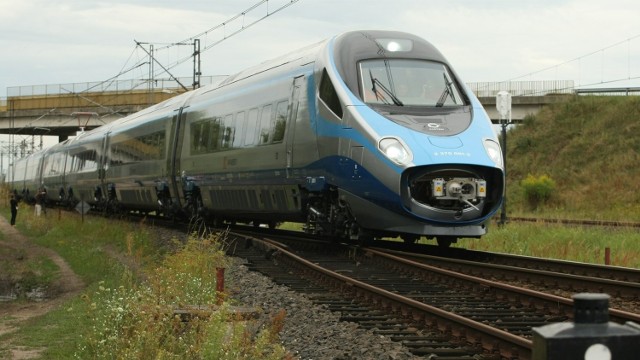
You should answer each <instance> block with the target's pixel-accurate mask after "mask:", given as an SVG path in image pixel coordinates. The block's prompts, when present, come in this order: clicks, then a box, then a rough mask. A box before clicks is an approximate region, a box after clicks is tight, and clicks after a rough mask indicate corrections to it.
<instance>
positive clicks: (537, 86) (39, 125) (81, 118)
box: [0, 76, 573, 141]
mask: <svg viewBox="0 0 640 360" xmlns="http://www.w3.org/2000/svg"><path fill="white" fill-rule="evenodd" d="M223 78H224V77H222V76H218V77H208V78H207V79H204V83H205V84H206V83H211V82H215V81H220V80H222V79H223ZM91 84H92V83H86V84H66V85H43V86H42V87H44V89H45V90H44V91H41V90H39V88H38V87H16V88H9V89H8V95H9V96H8V97H7V99H6V103H5V104H0V134H14V135H22V136H39V135H46V136H57V137H58V139H59V141H62V140H64V139H66V138H67V137H69V136H72V135H75V134H76V132H77V131H79V130H80V129H81V128H83V129H85V130H89V129H92V128H95V127H98V126H101V125H104V124H106V123H109V122H111V121H114V120H116V119H119V118H121V117H124V116H126V115H128V114H131V113H134V112H136V111H139V110H141V109H144V108H145V107H148V106H150V105H153V104H156V103H158V102H160V101H163V100H166V99H168V98H170V97H173V96H175V95H176V94H178V93H181V92H184V91H185V90H184V89H182V88H180V87H178V86H177V85H176V83H171V82H168V83H162V84H160V85H158V83H157V82H156V83H154V87H153V88H150V87H147V88H146V89H140V86H130V87H127V86H126V85H125V84H118V85H117V86H115V89H114V88H113V84H111V85H110V87H109V88H101V89H98V90H96V89H95V86H94V85H91ZM467 85H468V86H469V87H470V88H471V90H472V91H474V93H475V94H476V95H477V96H478V98H479V99H480V101H481V103H482V104H483V106H484V107H485V110H486V111H487V113H488V114H489V116H490V117H491V119H493V120H497V119H499V115H498V113H497V111H496V106H495V104H496V98H495V94H497V93H498V91H501V90H505V91H509V92H510V93H511V94H512V120H515V121H517V120H522V119H524V117H525V116H527V115H529V114H535V113H537V112H538V111H539V110H540V109H541V108H542V107H544V106H546V105H548V104H553V103H557V102H561V101H565V100H566V99H567V97H569V96H572V95H570V94H572V93H573V82H571V81H551V82H549V81H545V82H539V81H538V82H536V81H534V82H531V81H526V82H509V83H493V82H487V83H469V84H467ZM123 88H124V89H125V90H122V89H123ZM131 88H133V89H134V90H130V89H131ZM69 89H71V90H69ZM79 89H83V90H79Z"/></svg>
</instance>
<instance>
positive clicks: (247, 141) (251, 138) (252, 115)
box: [244, 108, 258, 146]
mask: <svg viewBox="0 0 640 360" xmlns="http://www.w3.org/2000/svg"><path fill="white" fill-rule="evenodd" d="M257 134H258V109H257V108H256V109H251V110H249V119H248V120H247V126H246V129H245V133H244V135H245V136H244V146H251V145H254V144H255V141H256V138H257V136H256V135H257Z"/></svg>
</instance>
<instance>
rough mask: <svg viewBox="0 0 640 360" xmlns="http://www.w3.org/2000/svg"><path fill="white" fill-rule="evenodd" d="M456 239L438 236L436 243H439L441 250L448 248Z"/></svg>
mask: <svg viewBox="0 0 640 360" xmlns="http://www.w3.org/2000/svg"><path fill="white" fill-rule="evenodd" d="M456 240H457V239H456V238H455V237H453V236H438V237H436V241H437V242H438V246H439V247H441V248H448V247H450V246H451V244H453V243H454V242H456Z"/></svg>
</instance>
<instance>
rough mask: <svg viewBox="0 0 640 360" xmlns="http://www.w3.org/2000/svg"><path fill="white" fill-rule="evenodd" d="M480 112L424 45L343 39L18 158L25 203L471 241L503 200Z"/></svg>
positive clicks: (354, 36) (339, 235) (380, 33)
mask: <svg viewBox="0 0 640 360" xmlns="http://www.w3.org/2000/svg"><path fill="white" fill-rule="evenodd" d="M504 174H505V172H504V162H503V155H502V150H501V147H500V143H499V140H498V138H497V136H496V132H495V130H494V128H493V127H492V125H491V121H490V119H489V117H488V116H487V113H486V111H485V110H484V109H483V107H482V105H481V104H480V102H479V101H478V99H477V98H476V96H475V95H474V94H473V93H472V91H471V90H470V89H469V88H468V87H467V86H466V85H465V83H464V82H463V81H462V80H461V79H460V77H459V76H458V75H457V74H456V72H455V71H454V69H453V68H452V66H451V64H450V63H449V62H448V61H447V59H446V58H445V57H444V56H443V55H442V53H441V52H440V51H439V50H438V49H437V48H436V47H435V46H433V45H432V44H431V43H430V42H428V41H426V40H424V39H422V38H420V37H418V36H416V35H413V34H409V33H405V32H398V31H385V30H366V31H350V32H345V33H342V34H339V35H336V36H334V37H332V38H329V39H327V40H324V41H321V42H318V43H315V44H313V45H310V46H307V47H306V48H303V49H300V50H297V51H293V52H291V53H289V54H286V55H284V56H281V57H279V58H276V59H273V60H270V61H266V62H264V63H261V64H259V65H257V66H254V67H251V68H248V69H246V70H243V71H240V72H238V73H236V74H233V75H230V76H228V77H226V78H225V79H224V80H222V81H221V82H219V83H216V84H211V85H207V86H203V87H201V88H199V89H195V90H191V91H188V92H185V93H182V94H179V95H177V96H175V97H172V98H170V99H168V100H165V101H164V102H161V103H158V104H156V105H153V106H150V107H148V108H146V109H144V110H142V111H139V112H137V113H134V114H131V115H129V116H126V117H124V118H121V119H118V120H116V121H114V122H111V123H109V124H105V125H103V126H101V127H98V128H95V129H92V130H89V131H85V132H81V133H79V134H78V135H77V136H75V137H73V138H70V139H67V140H65V141H63V142H60V143H58V144H56V145H54V146H52V147H50V148H47V149H44V150H40V151H38V152H36V153H33V154H31V155H29V156H27V157H25V158H22V159H19V160H16V161H15V162H14V163H13V164H12V166H11V169H10V172H9V176H8V182H9V186H10V187H11V188H12V189H13V191H14V192H16V193H17V194H20V195H21V196H22V197H23V198H26V199H27V200H29V199H33V198H34V195H35V194H36V193H44V194H45V197H46V201H47V203H58V204H66V205H71V206H73V205H75V204H76V203H78V202H81V201H83V202H85V203H87V204H88V205H89V206H90V207H91V208H92V209H94V210H97V211H103V212H106V213H119V212H142V213H154V214H156V215H158V216H165V217H168V218H174V219H181V218H182V219H192V218H193V217H198V218H199V219H203V220H205V221H207V222H211V223H213V224H217V225H224V224H230V223H236V222H245V223H253V224H256V225H269V226H274V224H278V223H281V222H297V223H301V224H302V228H303V229H304V230H305V231H306V232H308V233H311V234H315V235H319V236H326V237H331V238H336V239H351V240H353V239H358V240H368V239H381V238H385V237H399V238H401V239H403V240H404V241H406V242H415V241H416V240H417V239H419V238H421V237H426V238H427V239H434V240H436V241H437V243H438V244H440V245H443V246H449V245H450V244H451V243H453V242H456V241H457V240H458V239H459V238H466V237H468V238H480V237H481V236H483V235H484V234H485V233H486V232H487V222H488V221H489V219H490V218H491V217H492V215H494V214H495V213H496V212H497V211H498V209H499V208H500V206H501V204H502V201H503V198H504V191H505V175H504Z"/></svg>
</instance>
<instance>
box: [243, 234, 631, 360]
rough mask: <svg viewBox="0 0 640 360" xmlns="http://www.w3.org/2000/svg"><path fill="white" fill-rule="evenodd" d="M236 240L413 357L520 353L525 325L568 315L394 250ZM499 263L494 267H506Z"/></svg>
mask: <svg viewBox="0 0 640 360" xmlns="http://www.w3.org/2000/svg"><path fill="white" fill-rule="evenodd" d="M236 238H237V239H242V238H244V239H245V240H242V241H243V242H244V243H245V244H248V246H244V245H243V246H234V247H233V248H234V249H236V253H235V255H238V256H242V257H246V258H247V259H249V261H250V263H251V266H252V267H254V268H255V270H257V271H260V272H263V273H265V274H267V275H269V276H271V277H273V278H274V280H275V281H276V282H279V283H281V284H286V285H287V286H289V287H290V288H292V289H295V290H296V291H301V292H305V293H307V294H308V296H309V298H311V299H313V300H314V301H316V302H317V303H319V304H324V305H325V306H327V307H328V308H329V309H331V310H333V311H338V312H339V313H340V314H341V317H342V318H343V320H345V321H354V322H357V323H358V324H360V326H362V327H365V328H370V329H372V330H373V331H376V333H379V334H381V335H385V336H390V337H391V338H392V339H394V340H397V341H401V342H402V343H403V344H404V345H405V346H406V347H407V348H409V349H410V350H411V351H412V352H413V353H414V354H415V355H416V356H425V357H428V356H438V358H439V359H440V358H444V359H463V358H466V359H468V358H469V357H472V356H475V357H476V358H480V359H493V358H509V359H528V358H530V357H531V348H532V342H531V338H532V332H531V329H532V327H535V326H543V325H546V324H549V323H553V322H559V321H566V320H569V319H571V318H572V316H573V303H572V300H571V299H569V298H566V297H561V296H557V295H553V294H548V293H543V292H539V291H534V290H531V289H526V288H523V287H518V286H514V285H511V284H506V283H504V282H501V281H495V280H489V279H486V276H483V277H477V276H472V275H470V274H467V273H461V272H458V271H453V270H451V269H443V268H440V267H435V266H433V265H430V264H426V263H425V262H420V261H416V258H415V256H414V257H411V258H410V257H407V256H405V255H404V254H401V253H398V252H395V253H392V252H389V251H388V250H382V249H373V248H358V247H353V246H331V247H329V246H326V243H321V242H305V244H306V245H304V246H303V247H301V246H300V243H301V242H300V241H298V242H296V243H291V244H292V245H285V244H283V243H281V242H276V241H273V240H265V241H259V240H258V239H255V238H251V239H250V240H246V237H243V236H240V235H236ZM238 241H239V240H238ZM293 244H295V245H293ZM249 245H250V246H249ZM290 246H291V247H290ZM258 249H261V250H260V251H258ZM430 261H432V259H429V260H428V261H426V262H430ZM498 269H500V267H498ZM501 269H502V270H496V271H503V272H508V273H510V272H511V271H512V270H513V269H506V268H501ZM548 276H551V275H550V274H549V275H548ZM555 281H557V282H563V281H564V280H562V278H560V277H558V278H557V279H556V280H555ZM610 316H611V319H612V320H613V321H616V322H624V321H629V320H631V321H635V322H638V321H639V320H640V316H639V315H637V314H634V313H631V312H626V311H621V310H616V309H611V310H610Z"/></svg>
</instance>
